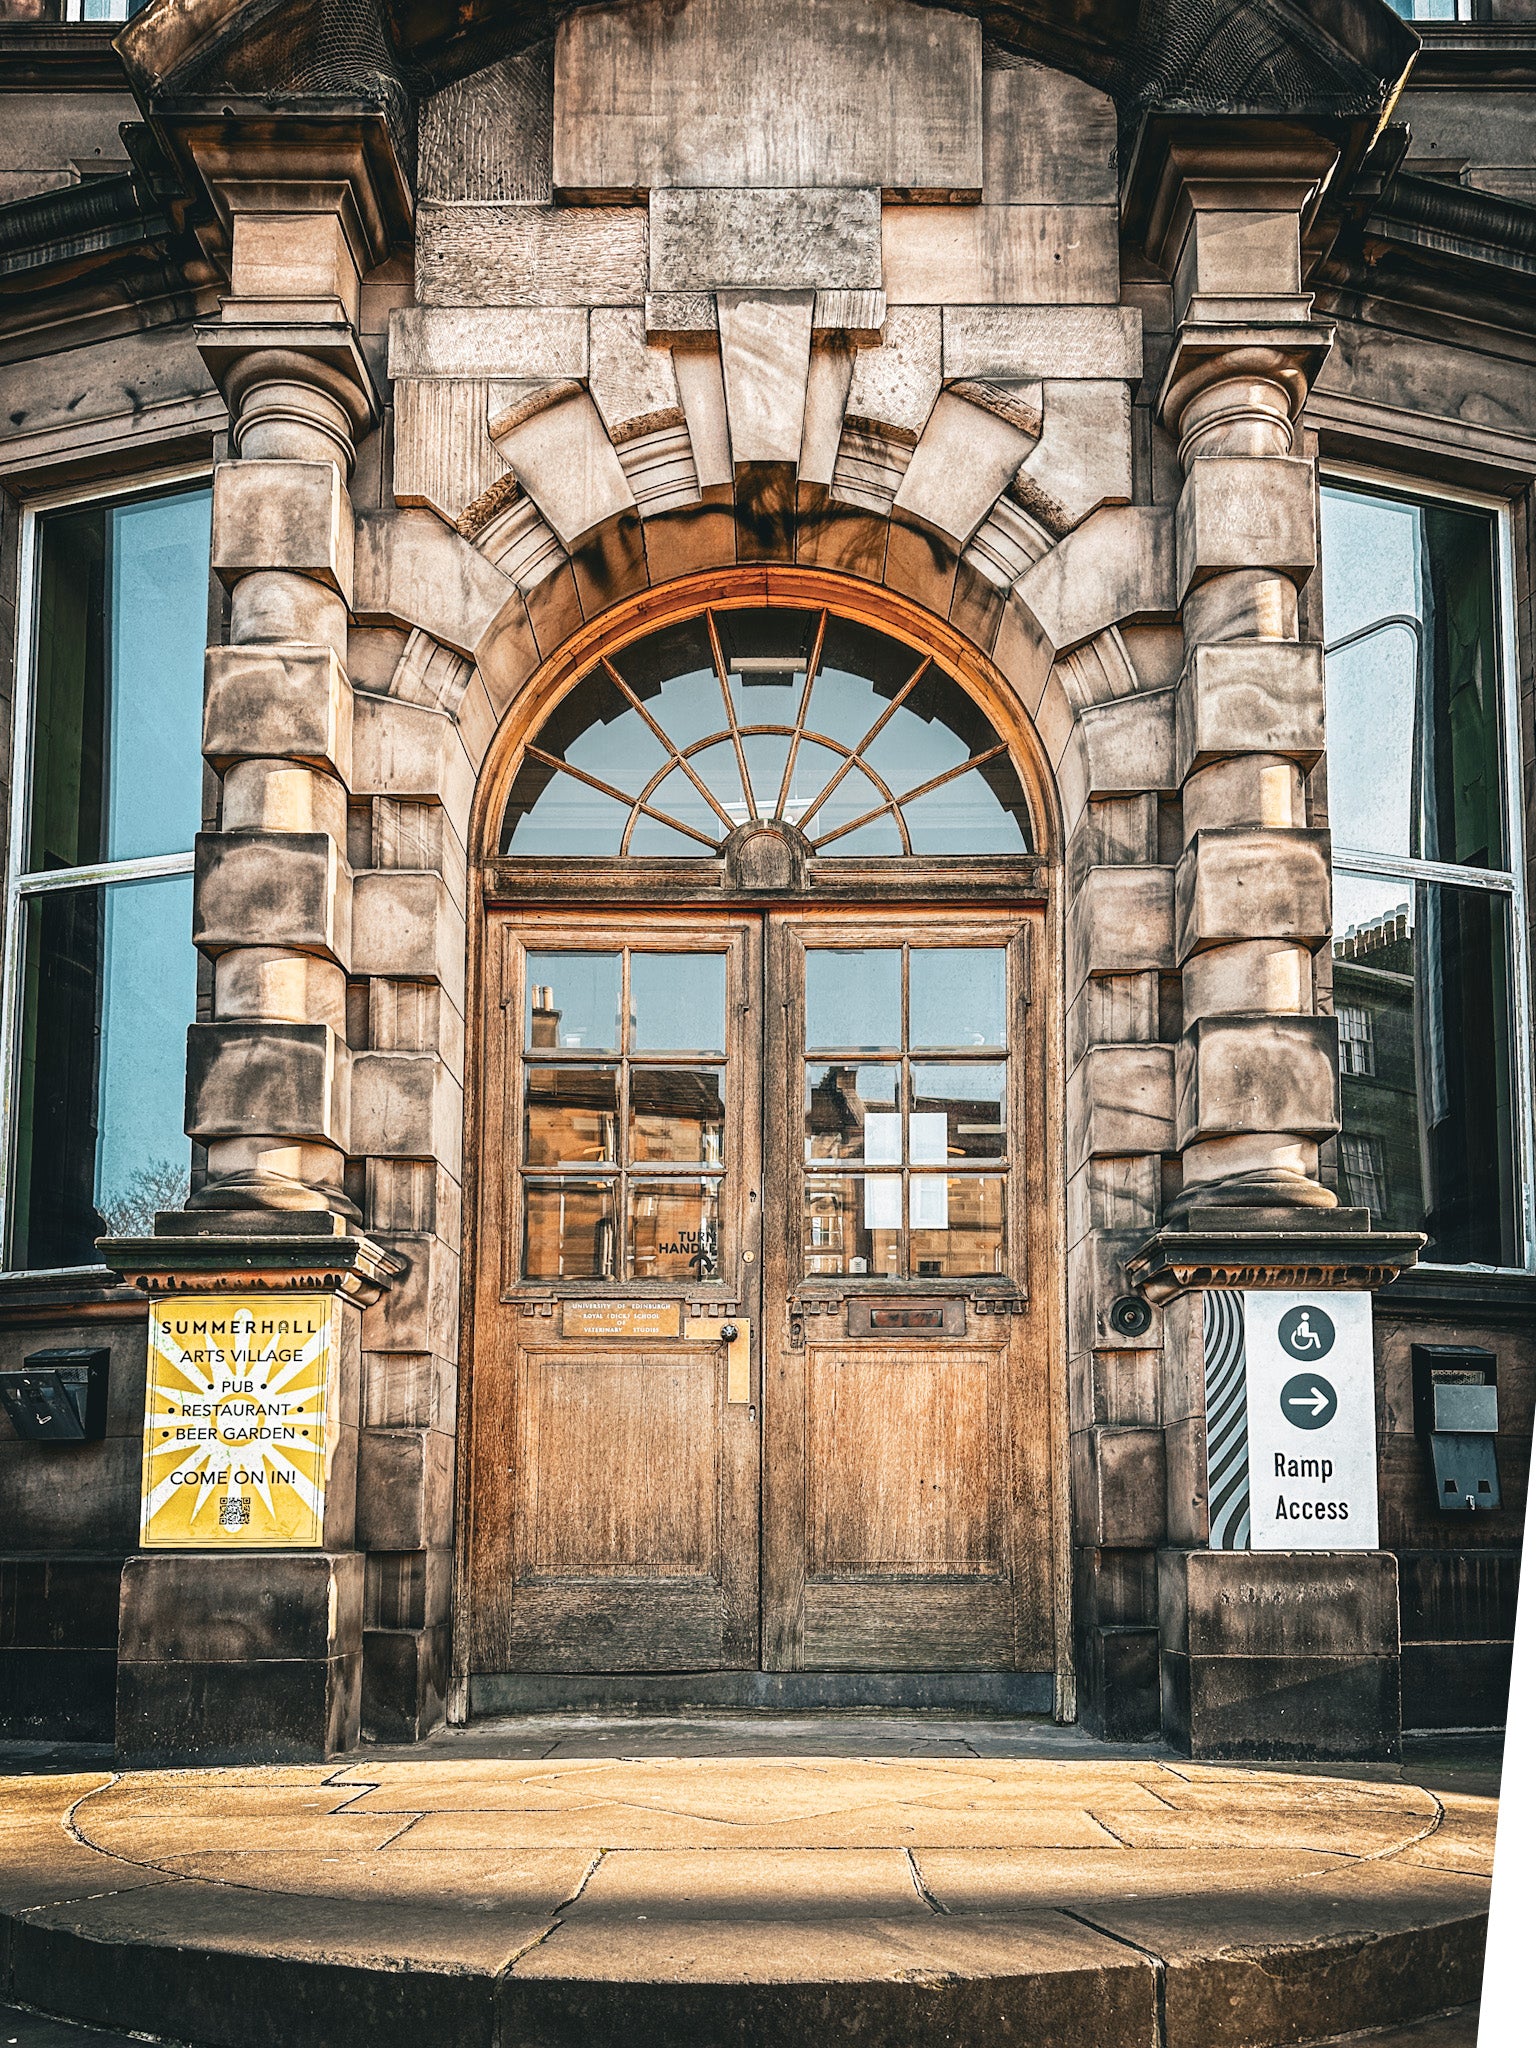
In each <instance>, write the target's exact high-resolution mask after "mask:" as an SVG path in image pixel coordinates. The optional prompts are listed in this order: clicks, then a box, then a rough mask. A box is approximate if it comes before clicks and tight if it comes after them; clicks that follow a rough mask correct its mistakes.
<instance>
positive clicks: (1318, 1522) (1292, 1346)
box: [1243, 1293, 1377, 1550]
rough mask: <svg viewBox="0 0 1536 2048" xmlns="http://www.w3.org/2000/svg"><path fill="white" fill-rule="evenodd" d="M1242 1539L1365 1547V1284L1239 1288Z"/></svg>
mask: <svg viewBox="0 0 1536 2048" xmlns="http://www.w3.org/2000/svg"><path fill="white" fill-rule="evenodd" d="M1243 1321H1244V1325H1245V1332H1244V1334H1245V1339H1246V1349H1247V1365H1248V1373H1247V1379H1248V1475H1249V1488H1250V1502H1249V1511H1250V1516H1251V1536H1250V1542H1251V1545H1252V1547H1253V1549H1255V1550H1374V1549H1375V1548H1376V1547H1377V1535H1376V1374H1375V1362H1374V1354H1373V1347H1372V1342H1371V1297H1370V1296H1369V1294H1333V1293H1318V1294H1267V1293H1245V1294H1244V1296H1243Z"/></svg>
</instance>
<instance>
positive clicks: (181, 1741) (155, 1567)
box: [103, 1212, 403, 1765]
mask: <svg viewBox="0 0 1536 2048" xmlns="http://www.w3.org/2000/svg"><path fill="white" fill-rule="evenodd" d="M212 1220H214V1219H211V1218H210V1217H209V1216H207V1215H206V1214H205V1215H202V1216H197V1215H182V1216H167V1217H164V1218H162V1219H161V1221H162V1224H164V1225H169V1226H171V1228H170V1229H168V1230H167V1231H166V1234H165V1235H163V1236H157V1237H153V1238H144V1239H132V1240H121V1239H119V1240H107V1241H105V1242H104V1244H103V1251H104V1253H105V1255H106V1257H107V1258H109V1259H110V1260H111V1262H112V1264H113V1265H114V1266H115V1267H116V1268H117V1270H118V1271H120V1272H122V1273H123V1274H125V1275H126V1276H127V1277H128V1278H129V1279H131V1280H132V1281H133V1282H134V1283H135V1284H136V1285H137V1286H139V1287H140V1288H141V1289H143V1291H144V1292H145V1293H146V1294H148V1295H149V1296H150V1297H151V1298H152V1299H165V1298H171V1299H172V1300H174V1299H175V1298H178V1297H180V1298H184V1299H185V1300H186V1301H187V1302H188V1303H189V1304H190V1303H193V1302H195V1301H196V1300H198V1299H199V1298H201V1297H205V1296H218V1297H230V1296H233V1297H236V1298H239V1297H242V1296H243V1297H246V1298H248V1299H249V1300H250V1301H251V1302H252V1303H253V1304H260V1303H264V1302H266V1301H270V1300H271V1299H272V1298H274V1297H275V1298H276V1300H277V1302H278V1303H279V1304H280V1305H281V1306H284V1307H286V1306H287V1305H289V1304H292V1305H293V1306H294V1307H296V1308H297V1307H306V1306H307V1307H313V1306H315V1305H317V1304H323V1305H324V1307H325V1308H326V1309H327V1310H330V1309H332V1308H333V1309H334V1312H335V1324H334V1349H335V1355H334V1357H333V1359H332V1362H331V1367H330V1379H329V1385H328V1398H327V1402H326V1413H327V1422H326V1432H325V1435H326V1458H325V1484H324V1513H323V1520H322V1521H321V1522H320V1524H319V1527H318V1535H319V1541H318V1543H317V1544H316V1545H315V1546H314V1547H312V1548H310V1547H305V1548H297V1547H294V1548H282V1549H271V1548H266V1549H264V1548H245V1547H243V1546H237V1545H236V1544H232V1543H231V1542H230V1541H229V1540H228V1539H227V1538H226V1537H219V1538H218V1539H217V1540H216V1539H215V1537H214V1534H213V1529H212V1523H211V1518H210V1534H209V1547H208V1548H206V1549H200V1548H199V1549H193V1548H189V1547H186V1545H185V1543H184V1542H183V1544H182V1545H181V1546H180V1547H177V1548H174V1549H166V1548H158V1547H152V1546H150V1545H145V1546H141V1548H140V1550H139V1552H138V1554H137V1555H135V1556H133V1557H130V1558H129V1559H128V1560H127V1563H126V1564H125V1566H124V1568H123V1577H122V1592H121V1604H120V1613H119V1648H118V1673H117V1749H118V1754H119V1756H120V1757H121V1758H122V1759H123V1760H124V1762H125V1763H128V1764H130V1765H147V1764H169V1763H180V1764H187V1763H192V1762H195V1763H201V1764H209V1765H213V1764H230V1763H240V1762H251V1763H318V1762H322V1761H323V1760H324V1759H325V1758H326V1757H329V1756H334V1755H336V1754H338V1753H339V1752H341V1751H344V1750H347V1749H350V1748H352V1747H354V1746H355V1745H356V1743H357V1741H358V1738H359V1733H360V1727H361V1721H360V1713H361V1698H362V1682H363V1620H364V1594H365V1566H366V1560H365V1558H364V1556H363V1554H362V1552H361V1550H359V1549H358V1548H357V1547H356V1543H357V1535H358V1442H359V1427H358V1425H359V1412H360V1388H361V1362H362V1318H363V1310H364V1308H365V1307H367V1306H368V1305H370V1304H372V1303H374V1302H376V1301H377V1300H378V1299H379V1298H380V1296H381V1294H382V1293H383V1291H384V1288H385V1286H386V1285H387V1284H388V1282H389V1281H390V1280H391V1279H393V1278H395V1277H397V1276H398V1274H399V1273H400V1271H401V1270H402V1268H403V1261H401V1260H400V1259H398V1258H397V1257H396V1256H395V1255H394V1254H392V1253H390V1252H387V1251H385V1250H383V1249H382V1248H381V1247H380V1246H378V1245H376V1244H374V1243H373V1242H372V1240H371V1239H369V1238H366V1237H363V1236H360V1235H351V1234H346V1233H344V1231H343V1228H342V1225H341V1219H340V1218H338V1217H332V1216H327V1215H325V1214H324V1213H323V1212H310V1213H309V1214H308V1215H304V1216H301V1217H298V1218H295V1217H288V1218H280V1217H278V1216H276V1215H273V1214H266V1215H263V1214H262V1213H261V1212H250V1213H248V1214H246V1215H245V1216H243V1217H229V1218H218V1219H217V1220H218V1221H220V1222H228V1223H236V1224H239V1225H243V1226H244V1227H243V1228H242V1229H239V1230H238V1232H237V1231H236V1230H227V1231H226V1232H224V1233H223V1234H216V1233H215V1232H214V1231H213V1230H211V1229H210V1228H208V1225H209V1223H210V1222H211V1221H212ZM295 1222H298V1223H300V1224H301V1225H307V1226H308V1227H307V1228H300V1229H298V1230H294V1229H293V1228H292V1227H291V1226H292V1225H293V1224H294V1223H295ZM199 1225H201V1226H202V1227H201V1228H199V1227H198V1226H199ZM279 1225H284V1226H287V1227H285V1228H281V1229H280V1228H278V1227H277V1226H279ZM193 1526H194V1527H195V1526H196V1524H195V1523H194V1525H193Z"/></svg>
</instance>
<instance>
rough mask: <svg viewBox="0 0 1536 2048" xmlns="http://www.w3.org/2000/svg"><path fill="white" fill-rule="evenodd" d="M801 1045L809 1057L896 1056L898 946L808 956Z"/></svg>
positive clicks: (821, 951)
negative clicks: (841, 1051) (835, 1053)
mask: <svg viewBox="0 0 1536 2048" xmlns="http://www.w3.org/2000/svg"><path fill="white" fill-rule="evenodd" d="M805 1043H806V1050H807V1051H808V1052H814V1051H817V1050H819V1049H821V1048H823V1047H826V1048H828V1049H831V1048H833V1047H846V1048H847V1049H848V1050H849V1051H851V1052H899V1051H900V1050H901V948H900V947H899V946H891V947H880V948H859V949H856V950H848V951H843V950H838V951H833V950H831V949H830V948H822V947H815V948H813V949H812V950H810V951H809V952H807V954H806V956H805Z"/></svg>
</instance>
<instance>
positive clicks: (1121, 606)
mask: <svg viewBox="0 0 1536 2048" xmlns="http://www.w3.org/2000/svg"><path fill="white" fill-rule="evenodd" d="M1014 589H1015V590H1016V591H1017V593H1018V595H1019V597H1020V599H1021V600H1022V602H1023V603H1024V604H1025V605H1026V606H1027V607H1028V609H1029V610H1030V612H1031V613H1032V614H1033V615H1034V617H1035V618H1036V619H1037V620H1038V622H1039V624H1040V628H1041V630H1042V631H1043V632H1044V634H1045V636H1046V638H1047V639H1048V640H1049V641H1050V643H1051V645H1052V647H1053V648H1054V649H1055V650H1056V652H1057V653H1058V654H1065V653H1066V652H1067V651H1068V650H1069V649H1071V648H1073V647H1077V646H1080V645H1081V644H1082V642H1083V641H1084V640H1091V639H1092V638H1093V636H1094V634H1095V633H1101V632H1102V631H1103V630H1104V628H1105V627H1106V626H1114V625H1122V624H1127V623H1130V622H1132V621H1135V620H1141V619H1156V618H1166V617H1168V616H1170V615H1171V614H1172V613H1173V612H1174V611H1176V610H1177V608H1178V599H1177V597H1176V595H1175V591H1174V540H1173V515H1172V511H1171V509H1170V508H1169V507H1167V506H1160V505H1106V506H1104V507H1103V509H1102V510H1100V511H1098V512H1095V513H1094V515H1093V517H1092V518H1091V519H1088V520H1085V521H1084V523H1083V524H1082V525H1081V526H1079V527H1077V528H1076V529H1075V530H1074V531H1073V532H1072V533H1069V534H1068V535H1067V537H1066V539H1065V540H1063V541H1062V542H1061V543H1060V545H1059V546H1057V547H1054V548H1052V549H1051V551H1050V553H1049V554H1046V555H1042V556H1041V557H1040V559H1039V561H1038V562H1035V563H1032V564H1031V566H1030V567H1029V568H1028V569H1026V570H1025V572H1024V574H1023V575H1022V576H1021V577H1020V578H1019V580H1018V582H1017V583H1016V584H1015V585H1014Z"/></svg>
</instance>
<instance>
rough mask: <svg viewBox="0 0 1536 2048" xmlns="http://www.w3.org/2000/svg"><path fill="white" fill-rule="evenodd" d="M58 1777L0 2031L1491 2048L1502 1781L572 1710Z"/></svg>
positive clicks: (986, 1730) (8, 1894) (403, 2039)
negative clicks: (49, 2025)
mask: <svg viewBox="0 0 1536 2048" xmlns="http://www.w3.org/2000/svg"><path fill="white" fill-rule="evenodd" d="M22 1761H25V1759H23V1760H22ZM33 1762H34V1765H35V1767H34V1768H33V1769H31V1770H23V1769H21V1768H18V1767H17V1766H16V1765H15V1764H13V1765H12V1766H11V1769H12V1770H13V1773H14V1774H13V1775H11V1776H8V1777H5V1778H3V1779H0V2001H3V2000H4V1999H7V1998H8V1999H10V2000H11V2001H13V2002H14V2003H15V2004H16V2005H18V2006H21V2007H26V2008H33V2009H34V2010H35V2011H36V2012H38V2013H42V2014H49V2015H55V2016H59V2017H62V2018H66V2019H71V2020H75V2021H81V2022H87V2023H90V2024H93V2025H95V2026H98V2027H116V2028H118V2029H123V2030H127V2031H132V2032H137V2033H140V2034H144V2033H148V2034H151V2035H159V2036H161V2037H163V2038H166V2039H170V2040H176V2041H190V2042H195V2043H197V2044H199V2048H205V2044H206V2048H215V2044H217V2048H247V2044H249V2048H257V2044H263V2048H264V2044H267V2043H278V2042H281V2043H282V2044H284V2048H290V2044H291V2048H349V2044H351V2043H353V2042H354V2041H355V2042H357V2043H359V2044H365V2048H395V2044H396V2043H399V2044H402V2048H406V2044H409V2048H423V2043H424V2041H425V2040H428V2039H432V2040H438V2039H440V2040H443V2041H444V2042H451V2043H452V2044H453V2048H481V2044H483V2048H512V2044H514V2043H516V2044H519V2048H546V2044H547V2048H564V2044H566V2043H572V2044H574V2043H577V2042H580V2043H581V2044H582V2048H604V2044H606V2043H607V2042H609V2041H612V2042H614V2043H619V2042H624V2043H626V2044H629V2043H632V2042H634V2041H636V2040H641V2041H643V2042H644V2043H645V2048H670V2044H673V2043H676V2044H678V2048H712V2044H714V2043H715V2042H719V2043H721V2044H722V2048H723V2044H727V2043H729V2044H731V2048H755V2044H758V2043H762V2044H765V2048H777V2044H779V2043H781V2042H782V2043H785V2044H788V2043H791V2042H793V2043H797V2044H798V2043H801V2042H804V2041H807V2040H809V2039H811V2038H813V2037H815V2036H817V2035H826V2036H829V2037H830V2038H831V2039H833V2040H839V2041H841V2040H843V2039H847V2040H848V2041H849V2042H850V2043H851V2044H856V2048H886V2044H890V2048H896V2044H898V2043H901V2044H905V2043H908V2042H912V2043H916V2042H917V2041H920V2040H921V2041H923V2042H925V2043H926V2042H930V2041H932V2042H936V2043H943V2044H946V2048H962V2044H974V2048H1004V2044H1007V2048H1014V2044H1021V2048H1022V2044H1025V2043H1030V2044H1033V2043H1036V2042H1038V2043H1040V2044H1041V2048H1047V2044H1048V2048H1119V2044H1121V2043H1125V2044H1127V2048H1268V2044H1281V2043H1287V2044H1290V2043H1300V2042H1307V2041H1314V2040H1317V2039H1319V2038H1321V2037H1323V2036H1325V2035H1326V2036H1332V2035H1339V2034H1344V2033H1347V2032H1350V2031H1352V2030H1356V2029H1361V2028H1380V2027H1386V2026H1395V2025H1399V2024H1402V2023H1405V2022H1414V2023H1419V2022H1423V2023H1424V2024H1422V2025H1416V2028H1415V2031H1414V2032H1412V2033H1410V2034H1408V2035H1406V2036H1405V2037H1404V2042H1405V2048H1407V2044H1409V2043H1412V2044H1413V2048H1470V2043H1471V2021H1470V2018H1469V2016H1468V2015H1467V2013H1465V2012H1462V2013H1460V2015H1459V2016H1455V2017H1452V2018H1449V2019H1435V2020H1433V2021H1426V2020H1425V2016H1426V2015H1435V2014H1442V2013H1444V2012H1446V2011H1447V2010H1448V2009H1452V2008H1464V2007H1466V2006H1468V2005H1469V2004H1470V2003H1471V2002H1472V2001H1474V2000H1475V1998H1476V1995H1477V1989H1478V1983H1479V1979H1480V1974H1481V1949H1482V1939H1483V1929H1484V1916H1485V1912H1486V1900H1487V1887H1488V1875H1489V1870H1490V1866H1491V1857H1492V1849H1493V1835H1494V1822H1495V1815H1496V1810H1497V1809H1496V1791H1497V1757H1496V1753H1495V1752H1490V1751H1488V1750H1487V1749H1481V1750H1480V1749H1477V1748H1476V1747H1468V1746H1466V1745H1463V1746H1461V1747H1460V1748H1458V1747H1457V1746H1456V1745H1455V1744H1453V1743H1446V1744H1443V1745H1441V1747H1440V1748H1439V1749H1438V1750H1433V1751H1432V1750H1421V1751H1420V1752H1419V1753H1417V1754H1413V1753H1410V1758H1409V1761H1408V1762H1407V1763H1405V1764H1404V1765H1402V1766H1349V1767H1345V1766H1334V1767H1323V1766H1299V1765H1285V1766H1273V1767H1259V1766H1251V1767H1250V1766H1236V1765H1209V1764H1194V1763H1190V1762H1188V1761H1187V1760H1181V1759H1179V1758H1177V1757H1174V1756H1172V1755H1171V1754H1168V1753H1165V1752H1163V1751H1161V1750H1159V1749H1155V1748H1151V1747H1134V1748H1133V1747H1121V1748H1115V1747H1112V1746H1108V1745H1103V1744H1095V1743H1092V1742H1089V1741H1088V1740H1087V1739H1086V1738H1082V1737H1079V1736H1077V1735H1076V1734H1075V1733H1073V1732H1072V1731H1065V1730H1054V1729H1051V1728H1049V1727H1047V1726H1044V1725H1042V1724H1038V1723H1017V1722H1013V1723H999V1722H993V1723H958V1722H951V1721H946V1720H943V1719H939V1718H932V1719H930V1718H928V1717H917V1716H905V1717H903V1716H828V1717H817V1718H815V1719H806V1720H792V1719H789V1718H787V1717H786V1718H778V1717H775V1718H774V1719H772V1720H766V1719H752V1720H747V1719H744V1718H735V1717H730V1716H719V1717H710V1718H707V1719H701V1720H697V1721H687V1722H684V1721H656V1720H648V1721H619V1720H601V1719H598V1718H596V1717H586V1716H581V1717H570V1718H567V1719H563V1720H562V1719H557V1718H543V1719H538V1720H519V1721H512V1722H499V1723H489V1724H485V1723H482V1724H477V1725H476V1726H475V1727H473V1728H471V1729H470V1730H468V1731H464V1732H462V1733H461V1732H457V1731H453V1732H445V1733H444V1734H443V1735H442V1736H440V1737H438V1738H436V1739H435V1740H434V1741H432V1742H431V1743H429V1744H426V1745H423V1746H420V1747H417V1748H415V1749H412V1750H404V1751H390V1750H382V1749H381V1750H364V1751H361V1752H359V1753H356V1754H354V1755H352V1756H349V1757H347V1758H345V1759H343V1760H340V1761H336V1762H332V1763H330V1764H315V1765H302V1766H268V1767H248V1768H240V1769H225V1770H171V1771H157V1772H130V1773H127V1774H119V1773H117V1772H115V1771H113V1770H112V1769H111V1768H110V1765H104V1766H103V1767H101V1768H78V1767H77V1768H70V1767H69V1766H70V1765H71V1764H77V1763H78V1759H70V1758H65V1757H63V1756H59V1757H55V1758H53V1759H51V1760H47V1759H43V1758H41V1757H38V1758H35V1759H34V1760H33ZM45 1764H46V1765H48V1767H44V1766H45ZM0 2018H3V2015H0ZM17 2024H18V2026H20V2025H23V2024H25V2025H30V2026H34V2027H35V2026H42V2025H44V2024H45V2023H44V2022H43V2021H42V2020H40V2019H31V2018H24V2020H21V2021H18V2022H17ZM1458 2029H1459V2030H1460V2031H1459V2032H1458V2031H1457V2030H1458ZM11 2033H12V2030H11V2029H10V2028H8V2027H6V2026H4V2025H0V2043H3V2042H4V2041H6V2040H7V2039H9V2038H10V2037H11ZM15 2038H16V2039H17V2040H18V2042H20V2043H22V2044H23V2048H31V2044H32V2043H33V2042H34V2041H35V2048H52V2043H53V2037H52V2036H50V2035H48V2034H47V2033H40V2034H36V2035H35V2036H29V2035H27V2034H26V2033H17V2034H16V2035H15ZM59 2038H60V2048H62V2043H63V2040H64V2038H65V2037H63V2036H61V2037H59ZM90 2038H91V2037H90V2036H88V2035H87V2036H84V2037H82V2039H81V2048H89V2042H90ZM98 2048H100V2043H99V2041H98Z"/></svg>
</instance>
